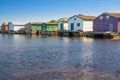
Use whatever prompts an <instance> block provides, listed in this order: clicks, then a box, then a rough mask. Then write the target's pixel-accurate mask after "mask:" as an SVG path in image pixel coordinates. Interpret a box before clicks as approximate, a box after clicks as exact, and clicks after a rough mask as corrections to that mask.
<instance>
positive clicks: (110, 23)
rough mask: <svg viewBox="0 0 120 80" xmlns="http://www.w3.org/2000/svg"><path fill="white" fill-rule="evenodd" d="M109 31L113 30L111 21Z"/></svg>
mask: <svg viewBox="0 0 120 80" xmlns="http://www.w3.org/2000/svg"><path fill="white" fill-rule="evenodd" d="M109 31H111V32H113V24H112V23H110V24H109Z"/></svg>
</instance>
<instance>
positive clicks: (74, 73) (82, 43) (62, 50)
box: [0, 35, 120, 80]
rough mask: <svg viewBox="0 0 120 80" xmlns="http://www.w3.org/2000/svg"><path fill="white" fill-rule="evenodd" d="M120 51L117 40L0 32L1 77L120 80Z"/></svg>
mask: <svg viewBox="0 0 120 80" xmlns="http://www.w3.org/2000/svg"><path fill="white" fill-rule="evenodd" d="M119 50H120V42H119V41H113V40H99V39H98V40H97V39H90V38H68V37H50V36H27V35H0V79H1V80H30V79H32V80H54V79H53V78H57V80H79V79H81V80H85V79H86V80H102V79H101V78H103V80H104V79H105V77H106V80H117V79H118V80H120V78H119V76H120V62H119V61H120V53H119ZM104 75H105V76H104ZM67 78H68V79H67ZM75 78H76V79H75ZM90 78H91V79H90ZM98 78H100V79H98ZM110 78H111V79H110Z"/></svg>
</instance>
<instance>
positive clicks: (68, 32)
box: [58, 31, 86, 37]
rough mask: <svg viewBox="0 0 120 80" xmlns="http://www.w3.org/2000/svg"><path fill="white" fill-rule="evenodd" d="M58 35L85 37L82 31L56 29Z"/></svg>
mask: <svg viewBox="0 0 120 80" xmlns="http://www.w3.org/2000/svg"><path fill="white" fill-rule="evenodd" d="M58 35H59V36H68V37H85V36H86V34H85V33H84V32H82V31H58Z"/></svg>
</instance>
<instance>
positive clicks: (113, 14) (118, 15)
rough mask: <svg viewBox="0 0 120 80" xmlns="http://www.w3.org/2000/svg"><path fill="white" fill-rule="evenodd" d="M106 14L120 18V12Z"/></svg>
mask: <svg viewBox="0 0 120 80" xmlns="http://www.w3.org/2000/svg"><path fill="white" fill-rule="evenodd" d="M106 14H108V15H111V16H114V17H116V18H120V13H108V12H107V13H106Z"/></svg>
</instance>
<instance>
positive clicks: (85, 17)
mask: <svg viewBox="0 0 120 80" xmlns="http://www.w3.org/2000/svg"><path fill="white" fill-rule="evenodd" d="M78 17H79V18H81V19H83V20H94V19H95V16H85V15H80V16H78Z"/></svg>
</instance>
